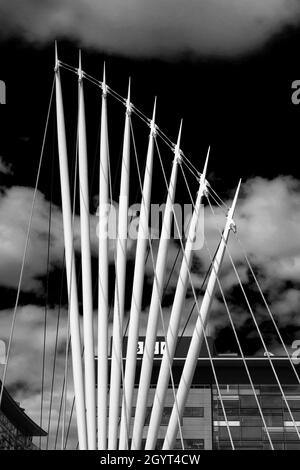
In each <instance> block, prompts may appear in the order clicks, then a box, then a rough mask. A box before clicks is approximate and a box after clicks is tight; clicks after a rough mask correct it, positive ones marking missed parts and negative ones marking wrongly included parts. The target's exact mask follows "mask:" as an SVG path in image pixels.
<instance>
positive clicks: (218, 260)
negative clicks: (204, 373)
mask: <svg viewBox="0 0 300 470" xmlns="http://www.w3.org/2000/svg"><path fill="white" fill-rule="evenodd" d="M240 185H241V181H240V182H239V184H238V187H237V190H236V193H235V196H234V200H233V203H232V206H231V208H230V209H229V211H228V215H227V220H226V224H225V228H224V232H223V234H222V239H221V242H220V245H219V248H218V251H217V254H216V257H215V259H214V262H213V265H212V270H211V274H210V277H209V280H208V283H207V288H206V291H205V294H204V297H203V300H202V304H201V308H200V311H199V314H198V315H199V316H198V318H197V322H196V326H195V329H194V333H193V337H192V339H191V343H190V347H189V350H188V353H187V356H186V360H185V363H184V368H183V371H182V375H181V379H180V382H179V386H178V391H177V394H176V403H175V404H174V406H173V409H172V413H171V417H170V421H169V425H168V428H167V432H166V436H165V440H164V444H163V449H164V450H168V449H172V448H173V446H174V443H175V440H176V436H177V432H178V416H179V419H180V418H181V417H182V416H183V411H184V407H185V404H186V400H187V397H188V393H189V390H190V387H191V384H192V381H193V376H194V373H195V369H196V366H197V361H198V357H199V353H200V350H201V346H202V343H203V338H204V334H205V333H204V331H203V329H204V328H205V326H206V324H207V320H208V316H209V312H210V308H211V305H212V301H213V298H214V291H215V287H216V283H217V279H218V275H219V271H220V268H221V265H222V261H223V257H224V254H225V250H226V245H227V242H228V238H229V234H230V230H231V228H232V226H233V223H234V222H233V215H234V211H235V207H236V202H237V198H238V194H239V190H240Z"/></svg>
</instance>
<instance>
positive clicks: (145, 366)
mask: <svg viewBox="0 0 300 470" xmlns="http://www.w3.org/2000/svg"><path fill="white" fill-rule="evenodd" d="M181 130H182V122H181V124H180V129H179V134H178V139H177V144H176V146H175V149H174V153H175V157H174V160H173V166H172V173H171V179H170V183H169V188H168V195H167V203H166V207H165V213H164V217H163V223H162V231H161V237H160V242H159V247H158V254H157V261H156V265H155V268H154V280H153V289H152V296H151V302H150V308H149V314H148V324H147V332H146V338H145V347H144V355H143V361H142V368H141V375H140V382H139V389H138V396H137V404H136V412H135V420H134V426H133V434H132V445H131V449H132V450H137V449H140V446H141V441H142V435H143V428H144V422H145V416H146V408H147V401H148V392H149V387H150V381H151V374H152V365H153V357H154V349H155V341H156V335H157V327H158V318H159V312H160V305H161V299H162V292H163V286H164V279H165V272H166V262H167V255H168V246H169V242H170V236H171V222H172V216H173V204H174V199H175V191H176V181H177V171H178V163H179V162H180V160H181V153H180V139H181Z"/></svg>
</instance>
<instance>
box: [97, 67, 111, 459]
mask: <svg viewBox="0 0 300 470" xmlns="http://www.w3.org/2000/svg"><path fill="white" fill-rule="evenodd" d="M109 208H110V206H109V147H108V128H107V87H106V76H105V66H104V71H103V82H102V108H101V135H100V173H99V208H98V212H99V225H98V237H99V259H98V365H97V376H98V378H97V391H98V394H97V416H98V419H97V421H98V423H97V424H98V449H99V450H105V449H106V448H107V409H108V398H107V397H108V315H109V299H108V267H109V263H108V248H109V246H108V244H109V238H108V220H109Z"/></svg>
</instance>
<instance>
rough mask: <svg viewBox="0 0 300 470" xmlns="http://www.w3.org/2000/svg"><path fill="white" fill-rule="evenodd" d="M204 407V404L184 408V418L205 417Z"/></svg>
mask: <svg viewBox="0 0 300 470" xmlns="http://www.w3.org/2000/svg"><path fill="white" fill-rule="evenodd" d="M203 416H204V408H203V407H202V406H186V407H185V409H184V413H183V417H184V418H203Z"/></svg>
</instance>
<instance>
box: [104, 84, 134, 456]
mask: <svg viewBox="0 0 300 470" xmlns="http://www.w3.org/2000/svg"><path fill="white" fill-rule="evenodd" d="M130 115H131V104H130V83H129V88H128V97H127V105H126V118H125V129H124V140H123V154H122V170H121V184H120V196H119V217H118V235H117V247H116V282H115V296H114V317H113V338H112V354H111V374H110V392H109V425H108V448H109V449H117V440H118V428H119V410H120V395H121V394H120V386H121V370H122V369H121V368H122V345H123V318H124V307H125V281H126V261H127V236H128V205H129V176H130Z"/></svg>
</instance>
